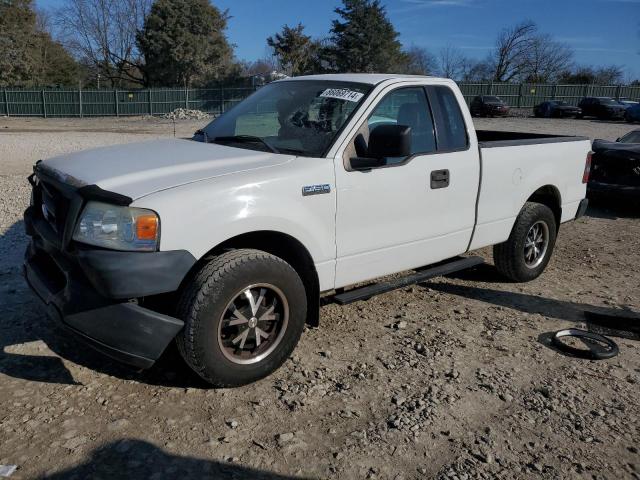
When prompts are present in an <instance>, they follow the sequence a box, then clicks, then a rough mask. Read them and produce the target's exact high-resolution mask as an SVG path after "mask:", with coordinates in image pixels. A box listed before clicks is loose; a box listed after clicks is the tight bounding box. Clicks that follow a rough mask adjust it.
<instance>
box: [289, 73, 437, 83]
mask: <svg viewBox="0 0 640 480" xmlns="http://www.w3.org/2000/svg"><path fill="white" fill-rule="evenodd" d="M420 78H422V79H425V78H430V79H433V80H445V79H438V78H436V77H430V76H426V75H401V74H395V73H330V74H324V75H303V76H300V77H289V78H285V79H283V80H279V81H281V82H286V81H291V80H332V81H338V82H358V83H368V84H370V85H377V84H379V83H381V82H384V81H386V80H403V79H406V80H412V79H420Z"/></svg>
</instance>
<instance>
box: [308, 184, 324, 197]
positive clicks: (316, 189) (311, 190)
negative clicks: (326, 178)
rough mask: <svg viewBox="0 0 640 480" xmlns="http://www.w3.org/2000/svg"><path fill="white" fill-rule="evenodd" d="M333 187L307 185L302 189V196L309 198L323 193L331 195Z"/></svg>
mask: <svg viewBox="0 0 640 480" xmlns="http://www.w3.org/2000/svg"><path fill="white" fill-rule="evenodd" d="M330 192H331V185H329V184H328V183H325V184H324V185H307V186H304V187H302V196H303V197H308V196H309V195H321V194H323V193H330Z"/></svg>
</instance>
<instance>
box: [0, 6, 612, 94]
mask: <svg viewBox="0 0 640 480" xmlns="http://www.w3.org/2000/svg"><path fill="white" fill-rule="evenodd" d="M335 14H336V19H335V20H333V21H332V23H331V26H330V29H329V31H328V33H327V35H326V36H325V37H324V38H312V37H311V36H310V35H307V34H306V33H305V27H304V25H302V24H297V25H284V26H283V27H282V29H281V31H279V32H276V33H274V34H273V35H271V36H269V37H268V38H267V39H266V47H267V48H268V52H269V53H268V54H267V55H266V56H265V57H264V58H263V59H260V60H258V61H255V62H246V61H241V60H238V59H237V58H236V57H235V55H234V46H233V45H232V44H231V43H230V42H229V40H228V38H227V24H228V21H229V18H230V14H229V12H228V11H223V10H220V9H219V8H217V7H215V6H214V5H212V4H211V3H210V2H209V0H64V3H63V6H62V7H61V8H59V9H57V10H56V11H53V12H50V13H46V12H42V11H37V10H36V9H35V8H34V5H33V0H0V87H1V86H11V87H15V86H43V85H74V86H76V85H78V84H79V83H80V84H82V85H85V86H105V87H116V88H130V87H135V86H144V87H160V86H162V87H199V86H207V85H211V84H215V83H218V82H225V83H229V82H234V81H237V80H238V79H240V78H243V77H247V76H250V75H254V74H266V75H268V74H270V73H271V72H272V71H279V72H282V73H285V74H287V75H292V76H296V75H304V74H311V73H333V72H365V73H373V72H378V73H387V72H393V73H408V74H419V75H434V74H435V75H441V76H444V77H449V78H453V79H455V80H459V81H478V82H480V81H494V82H536V83H551V82H561V83H570V84H581V83H594V84H619V83H622V82H623V71H622V69H621V68H620V67H618V66H609V67H598V68H595V67H590V66H576V65H575V63H574V61H573V56H574V55H573V51H572V50H571V49H570V48H569V47H568V46H567V45H565V44H563V43H561V42H559V41H557V40H555V39H554V38H553V37H552V36H550V35H548V34H545V33H542V32H541V31H540V29H539V28H538V26H537V25H536V24H535V23H534V22H532V21H528V20H527V21H523V22H521V23H519V24H517V25H514V26H511V27H507V28H505V29H504V30H502V31H501V32H499V33H498V35H497V36H496V38H495V43H494V47H493V48H492V50H491V51H490V53H489V54H488V55H487V56H486V58H484V59H480V60H477V59H472V58H469V57H467V56H466V55H464V53H463V51H462V50H461V49H459V48H457V47H455V46H453V45H448V46H445V47H444V48H441V49H440V50H438V51H437V52H432V51H431V50H429V49H427V48H424V47H421V46H417V45H408V46H406V45H402V43H401V42H400V40H399V33H398V31H397V30H396V29H395V27H394V25H393V23H392V22H391V21H390V19H389V17H388V15H387V12H386V10H385V7H384V6H383V5H382V4H381V3H380V0H343V1H342V5H341V6H340V7H338V8H336V9H335Z"/></svg>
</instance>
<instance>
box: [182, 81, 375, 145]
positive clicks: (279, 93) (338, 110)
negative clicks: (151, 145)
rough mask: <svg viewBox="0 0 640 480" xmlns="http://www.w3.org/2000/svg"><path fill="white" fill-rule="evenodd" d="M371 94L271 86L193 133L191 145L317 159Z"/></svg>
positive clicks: (328, 84)
mask: <svg viewBox="0 0 640 480" xmlns="http://www.w3.org/2000/svg"><path fill="white" fill-rule="evenodd" d="M371 88H372V85H365V84H361V83H353V82H335V81H327V80H300V81H296V80H287V81H281V82H275V83H271V84H269V85H266V86H264V87H262V88H261V89H260V90H258V91H257V92H256V93H254V94H253V95H251V96H250V97H248V98H246V99H245V100H243V101H242V102H240V103H239V104H238V105H237V106H235V107H234V108H233V109H231V110H229V111H228V112H227V113H225V114H224V115H222V116H220V117H219V118H217V119H215V120H214V121H213V122H211V123H210V124H209V125H207V126H206V127H205V128H204V129H203V130H201V131H199V132H197V134H196V136H195V137H194V139H195V140H201V141H207V142H212V143H222V144H224V145H230V146H233V147H239V148H247V149H252V150H263V151H273V152H278V153H293V154H296V155H302V156H308V157H321V156H323V155H324V154H325V152H326V151H327V150H328V148H329V147H330V146H331V144H332V143H333V140H334V139H335V137H336V136H337V134H338V132H339V131H340V129H341V128H342V127H343V126H344V124H345V123H346V122H347V120H348V119H349V118H350V116H351V114H352V113H353V112H354V111H355V110H356V108H357V107H358V106H359V105H360V104H361V103H362V100H363V99H364V97H365V95H366V94H367V93H369V91H370V90H371Z"/></svg>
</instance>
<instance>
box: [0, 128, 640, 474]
mask: <svg viewBox="0 0 640 480" xmlns="http://www.w3.org/2000/svg"><path fill="white" fill-rule="evenodd" d="M201 124H202V122H185V123H180V124H178V126H177V134H178V136H188V135H189V133H191V132H192V131H193V130H195V129H196V128H198V127H199V126H201ZM477 124H478V127H479V128H496V129H497V128H502V129H506V130H523V131H540V132H552V133H566V134H580V135H586V136H589V137H591V138H596V137H599V138H610V139H615V138H616V137H618V136H620V135H622V134H623V133H625V132H626V131H628V130H630V129H631V127H630V126H628V125H625V124H615V123H604V122H589V121H574V120H537V119H488V120H487V119H481V120H479V121H478V122H477ZM172 135H173V124H172V123H171V122H166V121H160V120H156V119H152V120H148V119H142V120H141V119H124V120H115V119H107V120H103V119H91V120H87V121H86V122H80V121H78V120H46V121H45V120H42V119H29V120H27V119H0V162H2V163H1V167H0V190H1V191H2V197H1V199H2V200H1V203H0V405H2V408H0V465H1V464H4V465H7V464H16V465H18V470H17V471H16V473H14V474H13V475H12V477H11V478H12V479H13V478H18V479H23V478H43V477H46V478H55V479H58V478H59V479H70V478H78V479H84V478H103V479H106V478H152V479H162V478H224V479H227V478H229V479H231V478H270V479H288V478H297V477H302V478H369V479H413V478H438V479H440V478H442V479H444V478H452V479H453V478H458V479H471V478H486V479H490V478H576V479H577V478H597V479H604V478H610V479H620V478H640V457H639V453H638V448H639V446H640V445H639V444H640V432H639V426H640V425H639V423H638V422H639V418H640V415H639V414H640V407H638V403H637V399H638V397H639V394H640V387H639V385H638V382H640V344H638V343H637V342H635V341H633V340H630V339H620V338H618V339H617V340H618V342H619V346H620V355H619V356H617V357H615V358H613V359H610V360H606V361H599V362H595V361H587V360H578V359H575V358H570V357H567V356H563V355H561V354H560V353H558V352H556V351H555V350H553V349H552V348H550V347H549V343H548V338H549V332H552V331H554V330H557V329H559V328H564V327H569V326H575V325H584V321H585V319H584V311H592V312H596V313H605V314H616V315H618V314H623V315H637V313H635V312H639V311H640V300H639V299H638V296H637V295H638V291H640V275H639V274H638V272H639V271H640V256H638V251H639V249H640V221H638V214H637V213H638V212H633V211H630V210H626V211H625V210H620V209H619V208H617V207H614V206H598V207H596V208H592V209H591V210H590V211H589V213H588V216H587V217H585V218H584V219H581V220H579V221H577V222H573V223H571V224H568V225H565V226H563V227H562V229H561V231H560V236H559V240H558V244H557V247H556V253H555V255H554V257H553V260H552V262H551V264H550V265H549V267H548V269H547V271H546V272H545V274H544V275H542V277H540V278H539V279H537V280H535V281H533V282H531V283H528V284H510V283H506V282H504V281H502V280H501V279H500V278H499V277H498V276H497V274H496V273H495V271H494V269H493V267H492V266H491V255H490V251H489V250H488V249H485V250H482V251H481V252H480V254H481V255H483V256H484V257H485V258H486V259H487V260H488V262H489V264H488V265H486V266H482V267H479V268H476V269H475V270H472V271H469V272H466V273H464V274H460V275H457V276H451V277H447V278H439V279H435V280H433V281H430V282H428V283H424V284H420V285H416V286H413V287H409V288H405V289H402V290H398V291H395V292H392V293H388V294H385V295H382V296H379V297H375V298H373V299H371V300H369V301H367V302H358V303H355V304H352V305H349V306H346V307H339V306H337V305H334V304H328V305H326V306H324V307H322V312H321V323H320V328H315V329H308V330H306V331H305V333H304V334H303V337H302V339H301V342H300V345H299V346H298V349H297V350H296V352H295V354H294V356H293V357H292V358H291V359H290V360H289V361H287V362H286V363H285V365H284V366H283V367H282V368H281V369H280V370H279V371H277V372H276V373H275V374H274V375H272V376H270V377H269V378H267V379H265V380H263V381H261V382H258V383H256V384H254V385H250V386H247V387H243V388H238V389H231V390H224V389H221V390H215V389H210V388H208V387H207V386H206V385H204V384H203V383H202V382H201V381H200V380H199V379H198V378H197V377H195V375H193V374H192V373H191V372H190V371H189V370H188V369H187V368H186V367H185V366H184V364H183V363H182V361H181V360H180V358H179V356H178V354H177V353H176V351H175V350H174V349H173V348H170V349H169V350H168V351H167V352H166V354H165V355H164V357H163V358H162V359H161V361H160V362H159V364H158V365H156V366H155V367H154V368H153V369H151V370H149V371H146V372H141V373H140V372H135V371H132V370H130V369H128V368H126V367H123V366H120V365H118V364H116V363H114V362H111V361H110V360H108V359H106V358H104V357H102V356H100V355H98V354H95V353H93V352H92V351H91V350H89V349H88V348H86V347H85V346H83V345H82V344H80V343H78V342H77V341H76V340H75V339H73V338H71V337H69V335H68V334H67V333H65V332H64V331H61V330H59V329H58V328H57V327H56V326H54V325H52V324H51V322H49V321H48V320H47V319H46V318H45V316H44V313H43V310H42V308H41V307H40V305H39V304H38V302H37V301H36V300H35V298H34V297H33V295H31V293H30V292H29V291H28V289H27V288H26V287H25V285H24V282H23V280H22V278H21V277H20V261H21V256H22V252H23V251H24V248H25V245H26V238H25V236H24V234H23V227H22V224H21V221H20V217H21V214H22V211H23V209H24V208H25V207H26V205H27V203H28V198H29V189H28V188H27V185H26V182H25V180H24V175H25V174H26V173H28V172H29V170H30V166H31V164H32V163H33V161H35V160H37V159H38V158H40V157H47V156H51V155H53V154H56V153H60V152H63V151H71V150H77V149H80V148H89V147H92V146H98V145H105V144H110V143H123V142H128V141H135V140H138V139H143V138H156V137H161V136H172ZM25 146H28V148H26V147H25Z"/></svg>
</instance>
